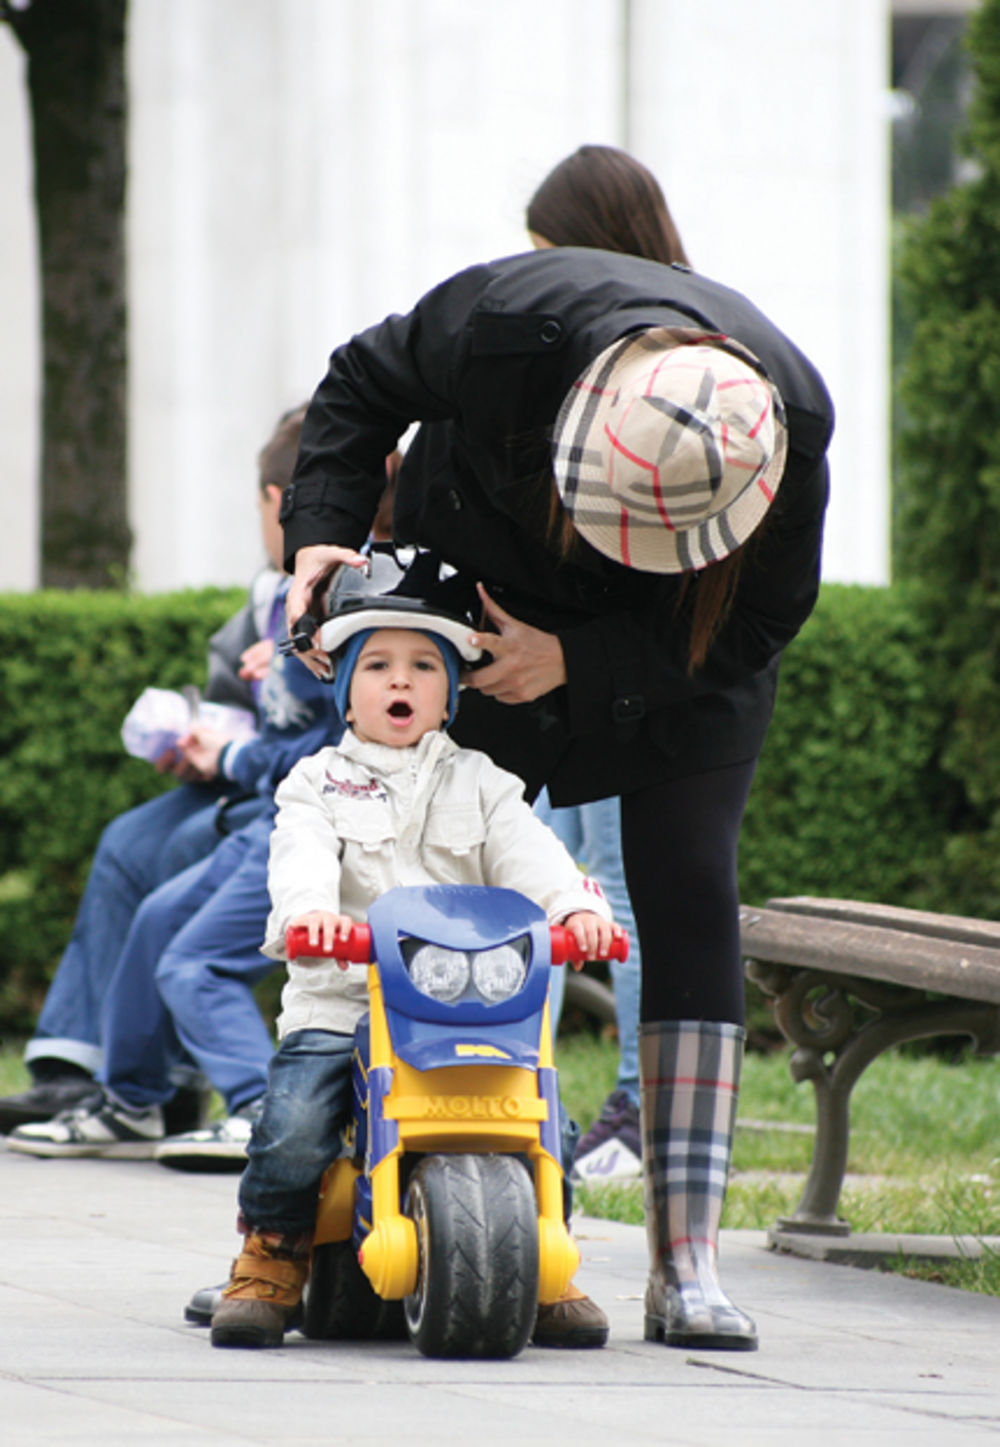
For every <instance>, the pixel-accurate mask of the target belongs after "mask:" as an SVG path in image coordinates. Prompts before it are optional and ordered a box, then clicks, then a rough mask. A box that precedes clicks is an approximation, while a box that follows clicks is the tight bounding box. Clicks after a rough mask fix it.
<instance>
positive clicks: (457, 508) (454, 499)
mask: <svg viewBox="0 0 1000 1447" xmlns="http://www.w3.org/2000/svg"><path fill="white" fill-rule="evenodd" d="M448 501H449V502H450V503H451V506H452V511H453V512H461V511H462V499H461V497H460V496H459V494H458V493H457V492H456V491H455V489H454V488H452V489H451V491H450V492H449V493H448Z"/></svg>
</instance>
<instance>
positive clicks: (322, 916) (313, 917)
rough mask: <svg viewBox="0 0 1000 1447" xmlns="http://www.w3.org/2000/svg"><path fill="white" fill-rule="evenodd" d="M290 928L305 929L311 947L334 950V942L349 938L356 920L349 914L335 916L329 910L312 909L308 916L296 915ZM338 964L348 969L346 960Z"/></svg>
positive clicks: (303, 960) (304, 961)
mask: <svg viewBox="0 0 1000 1447" xmlns="http://www.w3.org/2000/svg"><path fill="white" fill-rule="evenodd" d="M288 928H289V929H304V930H305V931H306V932H307V934H308V937H309V943H310V944H311V945H322V947H323V949H325V950H332V949H333V942H334V940H336V939H342V940H346V939H347V938H348V936H349V935H350V933H351V930H352V929H353V928H354V920H353V919H351V916H350V915H349V914H333V912H332V911H331V910H327V909H311V910H309V912H308V914H300V915H296V917H295V919H293V920H289V922H288ZM307 958H308V957H307ZM299 963H300V964H305V963H306V960H305V959H300V961H299ZM337 964H338V965H339V966H340V968H341V969H342V970H346V969H347V961H346V960H338V961H337Z"/></svg>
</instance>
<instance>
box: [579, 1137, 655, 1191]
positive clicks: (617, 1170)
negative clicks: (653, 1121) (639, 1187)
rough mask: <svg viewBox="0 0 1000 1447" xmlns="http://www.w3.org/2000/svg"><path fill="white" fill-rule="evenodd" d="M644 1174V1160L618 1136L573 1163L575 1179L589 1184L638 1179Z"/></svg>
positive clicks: (595, 1184)
mask: <svg viewBox="0 0 1000 1447" xmlns="http://www.w3.org/2000/svg"><path fill="white" fill-rule="evenodd" d="M641 1175H642V1161H641V1159H640V1158H639V1157H638V1156H637V1155H636V1154H635V1152H634V1151H632V1150H629V1148H628V1146H627V1145H626V1144H625V1142H624V1141H623V1140H621V1139H620V1138H619V1137H618V1136H612V1137H611V1138H610V1139H609V1140H606V1141H602V1142H601V1144H600V1145H599V1146H595V1147H594V1149H593V1150H592V1151H588V1153H587V1154H586V1155H585V1156H578V1157H577V1158H576V1161H575V1162H574V1164H573V1180H574V1181H582V1182H584V1183H585V1184H586V1185H588V1186H599V1185H600V1184H601V1182H602V1181H637V1180H638V1179H639V1177H640V1176H641Z"/></svg>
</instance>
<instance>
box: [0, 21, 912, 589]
mask: <svg viewBox="0 0 1000 1447" xmlns="http://www.w3.org/2000/svg"><path fill="white" fill-rule="evenodd" d="M886 44H887V20H886V15H885V7H884V4H883V0H838V4H837V5H835V6H831V5H828V4H824V3H820V0H758V3H757V4H755V5H753V6H747V5H746V4H744V3H743V0H631V3H626V0H504V3H503V4H502V5H490V4H487V3H486V0H365V3H359V0H132V4H131V6H130V57H129V64H130V78H131V105H132V122H131V125H132V135H131V175H130V210H129V255H130V266H131V272H130V296H131V308H132V311H131V328H132V334H131V364H132V375H131V494H132V511H133V522H134V526H135V529H136V548H135V554H134V559H133V565H134V573H135V577H136V581H137V583H138V584H139V585H140V586H141V587H143V588H148V589H161V588H168V587H173V586H177V585H180V584H189V583H190V584H197V583H202V582H206V581H213V580H214V581H219V582H240V581H242V580H244V579H245V578H246V577H247V576H248V574H249V573H250V571H251V570H252V569H253V567H254V566H255V565H256V563H257V562H258V560H259V558H260V556H261V553H260V546H259V541H258V538H257V522H256V509H255V508H254V505H253V487H254V459H255V454H256V451H257V448H258V447H259V445H260V444H261V443H262V442H263V440H264V438H265V437H266V435H267V433H268V431H269V430H270V427H271V425H272V423H273V421H274V419H275V418H276V416H277V415H278V413H279V412H280V411H281V410H283V409H284V408H285V407H287V406H289V405H291V404H293V403H294V402H296V401H298V400H299V399H301V398H303V397H305V396H307V395H308V394H309V393H310V392H311V390H312V388H313V387H314V385H315V384H316V382H317V381H318V380H319V378H320V376H321V375H322V373H323V371H324V368H325V364H326V357H327V355H328V353H329V351H330V350H331V348H332V347H333V346H334V345H335V344H337V343H338V342H339V341H341V340H343V339H344V338H346V337H347V336H349V335H350V334H351V332H353V331H354V330H356V329H358V328H359V327H362V326H365V325H367V324H368V323H370V322H373V321H376V320H378V319H379V318H381V317H382V316H383V315H385V314H386V313H387V312H389V311H394V310H403V309H406V308H408V307H409V305H410V304H411V303H412V302H413V301H414V300H415V299H416V298H417V296H419V295H420V293H421V292H422V291H423V290H424V289H426V288H427V287H428V286H430V285H432V284H433V283H434V282H436V281H438V280H440V279H441V278H442V277H444V276H446V275H448V274H450V273H451V272H453V271H455V270H457V269H459V268H460V267H462V266H464V265H467V264H470V263H472V262H475V261H478V260H482V259H484V258H486V257H489V256H494V255H501V254H505V253H508V252H511V251H517V250H522V249H524V246H525V245H526V242H525V238H524V233H523V231H522V229H521V228H522V219H521V218H522V215H523V209H524V204H525V201H526V200H527V197H528V195H529V194H530V192H531V191H532V189H533V188H534V186H535V184H536V183H537V181H538V180H540V179H541V177H542V176H543V175H544V174H545V172H546V171H547V170H548V169H549V167H550V166H551V165H553V164H554V163H555V162H556V161H557V160H559V159H560V158H561V157H562V156H564V155H565V154H567V153H568V152H569V151H571V150H572V149H574V148H575V147H576V146H577V145H579V144H581V143H582V142H584V141H604V142H610V143H615V144H620V145H626V146H627V147H628V148H629V149H631V150H633V151H634V153H635V154H636V155H638V156H639V157H640V158H641V159H643V160H644V161H646V162H647V164H649V165H650V166H651V167H652V168H653V169H654V170H655V171H656V172H657V174H658V175H659V177H660V178H661V180H662V182H663V184H664V187H665V190H666V192H667V195H668V198H669V200H670V204H671V208H672V210H673V212H674V215H675V217H676V219H677V221H678V224H679V226H680V229H681V232H682V235H683V237H684V240H685V244H686V245H687V247H688V249H689V251H690V253H691V255H692V257H693V259H694V262H695V265H696V266H697V267H698V268H699V269H700V270H702V271H704V272H706V273H708V274H710V275H714V276H717V277H718V278H719V279H720V280H725V281H727V282H729V283H731V284H733V285H735V286H737V287H739V288H741V289H742V290H744V291H746V292H748V293H749V294H750V295H751V296H752V297H753V298H754V300H756V301H757V302H758V303H759V304H761V305H762V306H763V307H764V308H765V310H768V311H769V312H770V313H771V314H772V315H773V316H774V318H775V319H776V320H777V321H778V322H779V324H780V325H782V326H783V327H784V328H785V329H786V330H787V331H788V332H789V333H790V334H791V335H792V336H793V337H795V339H796V340H797V341H798V342H799V343H800V344H801V345H803V346H804V347H805V349H806V350H807V351H809V352H810V354H811V355H812V356H813V357H814V359H815V360H816V361H817V363H818V364H819V365H820V367H821V369H822V370H823V371H824V373H825V375H826V376H827V378H828V381H829V384H830V386H831V390H832V391H833V393H834V396H835V399H836V401H837V403H838V407H839V412H840V425H839V430H838V437H837V441H836V447H835V453H834V465H835V470H836V473H835V503H834V507H833V511H832V513H831V520H830V528H829V545H828V550H827V562H826V574H827V576H828V577H831V578H837V579H845V580H859V581H883V580H884V579H885V576H886V566H887V564H886V558H887V541H886V510H887V492H888V484H887V462H886V454H887V441H886V426H887V399H886V384H887V375H888V363H887V348H886V315H887V241H886V228H887V206H888V200H887V160H886V148H887V126H888V121H887V111H886V107H885V87H886V85H887V74H888V66H887V56H886ZM19 84H20V66H19V57H18V55H17V52H16V49H15V47H14V44H13V41H12V40H11V38H10V37H9V36H8V35H6V34H5V33H3V28H2V27H0V195H3V197H4V198H5V200H4V204H3V205H2V207H0V245H2V246H3V255H4V265H3V267H2V268H0V383H2V388H0V462H2V465H3V469H4V471H3V476H4V487H3V489H2V491H0V525H2V531H0V586H14V587H21V588H25V587H31V586H33V584H34V582H35V578H36V573H35V568H34V562H33V552H34V547H35V541H34V538H35V535H34V511H35V499H34V481H33V478H34V465H35V463H34V459H35V444H34V438H33V426H32V423H33V410H34V402H35V397H36V393H37V383H36V381H35V377H36V374H37V354H36V350H35V339H34V334H33V327H34V308H35V304H34V299H33V292H32V288H33V285H34V282H33V269H32V257H31V243H32V235H31V219H30V204H29V195H28V181H27V175H26V171H25V150H26V145H27V140H26V135H25V121H24V115H23V112H24V107H23V102H22V100H21V97H20V96H19V93H18V87H19ZM11 198H12V204H8V202H9V201H10V200H11ZM8 262H9V264H8ZM10 479H13V480H14V483H15V486H14V488H11V487H10V486H9V485H8V484H9V480H10Z"/></svg>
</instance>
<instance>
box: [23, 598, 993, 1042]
mask: <svg viewBox="0 0 1000 1447" xmlns="http://www.w3.org/2000/svg"><path fill="white" fill-rule="evenodd" d="M241 601H242V595H241V594H240V593H238V592H236V593H234V592H219V591H208V592H183V593H174V594H168V595H160V596H156V597H137V596H132V595H127V594H125V595H123V594H119V593H36V594H32V595H27V596H25V595H8V596H0V698H2V701H3V702H2V711H0V1029H2V1030H5V1031H8V1032H10V1033H11V1034H23V1033H25V1032H27V1031H29V1030H30V1028H31V1026H32V1024H33V1022H34V1019H35V1017H36V1015H37V1012H38V1008H39V1006H40V1004H41V1000H42V998H43V995H44V991H45V986H46V983H47V981H48V978H49V977H50V975H51V972H52V970H53V969H54V967H55V965H56V963H57V962H58V959H59V955H60V952H61V950H62V948H63V946H64V945H65V942H66V940H67V938H68V936H69V933H70V930H71V928H72V921H73V917H74V913H75V910H76V906H77V902H78V900H79V896H80V892H81V889H82V887H83V883H84V881H85V879H86V871H87V868H88V865H89V861H90V857H91V855H92V853H93V849H94V846H95V844H96V842H97V838H98V835H99V834H100V831H101V829H102V827H103V826H104V824H106V823H107V822H108V820H109V819H111V818H113V817H114V816H115V815H116V814H118V813H120V812H121V811H122V810H123V809H127V808H129V807H130V806H132V805H133V804H136V803H138V802H140V801H141V800H143V799H146V798H149V797H150V796H151V795H152V794H153V793H154V792H156V791H157V790H158V789H160V788H163V787H168V785H166V784H164V782H163V781H162V780H160V779H159V778H158V777H157V776H156V775H155V774H154V772H153V770H152V769H151V768H150V766H149V765H148V764H145V763H143V762H142V761H141V760H137V759H130V758H128V757H127V756H126V755H125V753H124V751H123V749H122V746H121V740H120V726H121V721H122V718H123V717H124V715H125V713H126V712H127V710H128V708H129V706H130V704H131V703H132V701H133V700H134V698H135V697H136V696H137V695H138V693H139V692H140V691H141V690H142V688H144V687H145V686H146V685H147V684H150V683H156V684H159V685H162V686H165V687H178V686H180V685H181V684H184V683H187V682H190V681H192V680H195V681H198V680H200V679H201V678H202V677H203V676H204V667H205V645H206V639H207V636H208V634H209V633H210V632H211V631H212V630H213V629H214V628H216V627H217V626H218V625H219V623H220V622H221V621H222V620H223V619H224V618H225V617H227V616H228V615H229V614H230V613H231V612H233V611H234V610H235V608H236V607H238V606H239V604H240V602H241ZM925 654H926V643H925V641H924V640H923V639H922V638H921V636H920V635H919V633H918V631H917V628H916V626H915V624H914V623H913V615H912V611H911V609H910V608H909V605H908V602H907V596H906V594H905V593H904V592H902V591H901V590H898V589H891V590H883V589H876V588H848V587H837V586H827V587H826V588H824V590H823V592H822V596H821V598H820V602H819V605H818V607H817V609H816V612H815V614H814V615H813V617H812V618H811V619H810V621H809V623H808V625H807V626H806V628H805V629H804V630H803V632H802V634H801V636H800V637H799V638H798V639H797V640H796V641H795V643H794V644H793V645H792V647H791V648H790V649H789V650H788V653H787V655H786V658H785V661H784V664H783V667H782V680H781V688H780V691H779V701H778V708H777V712H776V715H775V720H774V724H773V726H772V730H771V734H770V737H769V740H768V745H767V748H766V749H765V753H764V758H763V760H762V762H761V766H760V769H759V771H758V775H757V779H756V781H755V783H754V789H753V793H752V795H751V801H750V808H749V811H748V816H747V823H746V828H745V831H744V837H743V846H742V852H741V891H742V897H743V898H744V899H745V900H747V901H748V902H750V903H761V902H762V901H763V900H765V899H766V898H767V897H768V896H769V895H774V894H791V893H816V894H827V895H847V896H854V897H857V898H861V899H880V900H885V901H888V902H893V903H898V904H909V905H915V906H924V907H928V908H938V909H948V908H950V907H953V906H954V902H953V901H951V900H949V899H948V898H945V897H943V891H942V886H941V884H940V881H939V871H938V868H937V865H938V862H939V861H940V859H941V858H942V853H943V851H944V849H945V846H946V843H947V826H948V818H949V808H950V799H949V794H948V787H949V786H948V785H947V784H946V782H945V780H944V779H943V777H942V776H941V775H940V774H939V772H938V770H937V768H936V764H935V760H936V756H937V748H938V741H939V738H940V735H941V732H942V728H943V725H944V720H943V718H942V706H941V702H940V699H939V698H938V697H937V696H936V695H935V693H934V691H933V689H931V688H930V687H929V686H928V684H927V681H926V680H927V678H928V677H929V672H928V669H927V666H926V658H925ZM973 893H974V892H973ZM961 905H962V907H963V908H964V909H965V910H966V911H967V912H970V913H976V912H977V910H976V908H975V900H974V899H973V900H970V899H969V898H965V899H963V900H962V901H961ZM970 906H971V907H970Z"/></svg>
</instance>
